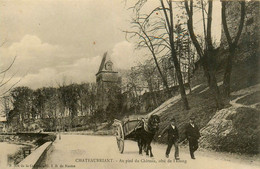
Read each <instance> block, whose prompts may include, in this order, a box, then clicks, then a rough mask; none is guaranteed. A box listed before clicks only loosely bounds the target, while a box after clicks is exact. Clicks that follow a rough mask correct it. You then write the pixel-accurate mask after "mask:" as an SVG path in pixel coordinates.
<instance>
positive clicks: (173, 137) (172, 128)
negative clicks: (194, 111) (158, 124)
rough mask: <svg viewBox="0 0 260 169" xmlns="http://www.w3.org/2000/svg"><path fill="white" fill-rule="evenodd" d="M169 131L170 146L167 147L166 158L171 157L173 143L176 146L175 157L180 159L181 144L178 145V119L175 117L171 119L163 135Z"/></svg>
mask: <svg viewBox="0 0 260 169" xmlns="http://www.w3.org/2000/svg"><path fill="white" fill-rule="evenodd" d="M166 132H167V133H168V143H167V144H168V146H167V149H166V153H165V156H166V158H169V154H170V151H171V148H172V145H174V148H175V154H174V156H175V159H176V160H179V159H180V158H179V145H178V141H179V131H178V128H177V126H176V120H175V118H172V119H171V124H169V125H168V127H167V128H165V129H164V130H163V132H162V135H163V134H165V133H166ZM159 137H161V135H159Z"/></svg>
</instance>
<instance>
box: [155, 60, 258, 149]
mask: <svg viewBox="0 0 260 169" xmlns="http://www.w3.org/2000/svg"><path fill="white" fill-rule="evenodd" d="M256 61H258V59H257V57H253V56H252V58H248V59H247V60H246V61H244V62H243V63H241V62H240V63H237V64H236V65H234V72H233V76H232V92H233V93H232V94H231V97H230V100H226V101H225V103H226V104H225V107H224V108H223V109H222V110H217V107H216V105H215V102H214V98H213V97H212V96H211V94H210V92H209V90H208V87H207V85H206V84H205V83H202V82H203V81H204V79H203V74H202V72H201V71H198V72H197V73H196V75H195V76H194V77H193V82H195V83H194V84H195V85H198V84H200V85H198V86H199V87H197V88H196V89H195V90H193V91H192V93H191V94H189V95H188V100H189V103H190V107H191V109H190V110H189V111H186V110H183V108H182V106H181V102H180V101H178V102H177V103H175V104H174V105H172V106H170V107H169V108H168V109H166V110H165V111H164V112H161V124H160V130H159V132H158V134H157V135H156V137H155V140H156V141H158V142H162V143H166V141H167V136H166V135H164V136H162V137H161V138H157V136H158V135H160V134H161V132H162V130H163V129H164V128H165V127H167V125H168V124H169V120H170V119H171V118H172V117H175V118H176V119H177V123H178V128H179V131H180V135H181V137H180V141H181V142H182V143H184V144H186V141H184V140H185V137H184V126H185V124H186V123H188V122H189V117H190V116H195V117H196V123H197V124H198V126H199V128H200V129H201V134H202V137H201V139H200V146H201V147H204V148H211V149H214V150H217V151H228V152H236V153H248V154H258V153H259V141H260V140H259V138H260V132H259V131H260V130H259V129H260V123H259V121H260V117H259V115H260V114H259V113H260V111H259V107H260V106H259V105H260V104H259V92H260V91H259V85H256V84H258V83H259V78H258V76H259V74H258V73H256V72H258V66H257V65H258V64H257V63H258V62H256ZM222 75H223V72H222V71H221V69H220V70H219V72H218V77H221V76H222ZM219 82H221V80H220V78H219ZM219 84H220V89H221V87H222V86H221V83H219ZM183 141H184V142H183Z"/></svg>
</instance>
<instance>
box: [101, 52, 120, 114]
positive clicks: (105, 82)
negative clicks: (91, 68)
mask: <svg viewBox="0 0 260 169" xmlns="http://www.w3.org/2000/svg"><path fill="white" fill-rule="evenodd" d="M96 82H97V97H98V108H99V109H103V110H106V108H107V106H108V105H109V103H110V102H111V101H113V100H114V99H115V97H116V96H117V95H118V94H120V93H121V77H120V76H119V74H118V72H117V71H115V70H114V67H113V62H112V60H111V58H110V57H109V55H108V53H107V52H106V53H104V56H103V59H102V61H101V64H100V66H99V70H98V72H97V74H96Z"/></svg>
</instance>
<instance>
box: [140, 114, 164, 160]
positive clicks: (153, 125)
mask: <svg viewBox="0 0 260 169" xmlns="http://www.w3.org/2000/svg"><path fill="white" fill-rule="evenodd" d="M159 123H160V118H159V116H158V115H151V116H150V117H149V118H148V121H145V120H144V119H143V120H142V121H141V123H140V125H139V127H138V128H137V129H136V140H137V143H138V147H139V154H142V150H143V149H144V151H145V152H146V155H149V153H150V157H153V153H152V147H151V142H152V140H153V137H154V135H155V133H156V131H158V129H159Z"/></svg>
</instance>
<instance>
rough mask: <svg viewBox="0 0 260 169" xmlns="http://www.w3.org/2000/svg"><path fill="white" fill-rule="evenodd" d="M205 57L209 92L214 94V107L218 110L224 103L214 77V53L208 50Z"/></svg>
mask: <svg viewBox="0 0 260 169" xmlns="http://www.w3.org/2000/svg"><path fill="white" fill-rule="evenodd" d="M206 58H207V63H208V67H209V72H208V73H209V76H210V80H209V82H210V83H209V88H210V91H211V94H212V95H213V96H214V98H215V102H216V107H217V108H218V109H219V110H220V109H222V108H223V106H224V104H223V101H222V97H221V94H220V92H219V88H218V84H217V78H216V54H215V52H214V50H213V51H208V56H207V57H206Z"/></svg>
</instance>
